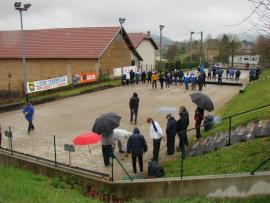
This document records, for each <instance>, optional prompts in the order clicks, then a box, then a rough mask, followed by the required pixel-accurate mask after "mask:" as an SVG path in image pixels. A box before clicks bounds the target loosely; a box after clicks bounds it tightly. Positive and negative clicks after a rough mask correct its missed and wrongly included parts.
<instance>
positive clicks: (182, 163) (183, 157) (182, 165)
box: [180, 145, 185, 179]
mask: <svg viewBox="0 0 270 203" xmlns="http://www.w3.org/2000/svg"><path fill="white" fill-rule="evenodd" d="M181 149H182V150H181V151H182V153H181V173H180V176H181V179H182V178H183V172H184V159H185V145H183V146H181Z"/></svg>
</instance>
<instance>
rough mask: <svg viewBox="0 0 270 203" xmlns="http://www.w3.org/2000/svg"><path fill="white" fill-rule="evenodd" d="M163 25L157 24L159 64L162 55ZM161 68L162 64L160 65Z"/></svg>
mask: <svg viewBox="0 0 270 203" xmlns="http://www.w3.org/2000/svg"><path fill="white" fill-rule="evenodd" d="M164 27H165V25H159V30H160V39H159V40H160V41H159V46H160V47H159V49H160V50H159V51H160V53H159V65H160V66H161V57H162V30H163V29H164ZM161 68H162V69H163V66H162V67H161Z"/></svg>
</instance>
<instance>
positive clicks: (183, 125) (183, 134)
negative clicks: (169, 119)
mask: <svg viewBox="0 0 270 203" xmlns="http://www.w3.org/2000/svg"><path fill="white" fill-rule="evenodd" d="M179 116H180V118H179V120H178V121H177V122H176V131H177V134H178V137H179V146H178V149H179V150H180V149H183V147H184V145H188V139H187V131H186V130H187V128H188V126H189V115H188V111H187V110H186V107H184V106H181V107H180V111H179Z"/></svg>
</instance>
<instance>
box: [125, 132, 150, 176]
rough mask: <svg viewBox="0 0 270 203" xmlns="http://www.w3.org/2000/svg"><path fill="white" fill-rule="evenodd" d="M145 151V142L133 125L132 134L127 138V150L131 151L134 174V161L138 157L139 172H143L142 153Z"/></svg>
mask: <svg viewBox="0 0 270 203" xmlns="http://www.w3.org/2000/svg"><path fill="white" fill-rule="evenodd" d="M146 151H147V144H146V141H145V139H144V136H143V135H141V134H140V130H139V129H138V128H137V127H135V128H134V130H133V134H132V135H131V136H130V137H129V138H128V142H127V152H128V153H131V157H132V166H133V172H134V175H136V174H137V167H136V162H137V159H138V162H139V166H140V172H141V174H142V173H143V154H144V153H145V152H146Z"/></svg>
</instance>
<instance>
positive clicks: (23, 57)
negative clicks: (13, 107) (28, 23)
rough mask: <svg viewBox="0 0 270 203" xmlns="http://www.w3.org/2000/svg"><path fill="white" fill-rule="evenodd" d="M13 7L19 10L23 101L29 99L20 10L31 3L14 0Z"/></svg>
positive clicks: (23, 9)
mask: <svg viewBox="0 0 270 203" xmlns="http://www.w3.org/2000/svg"><path fill="white" fill-rule="evenodd" d="M14 7H15V9H16V10H18V11H19V12H20V21H21V52H22V61H23V79H24V94H25V101H26V102H28V101H29V95H28V91H27V67H26V63H25V45H24V34H23V20H22V11H27V10H28V9H29V8H30V7H31V4H23V5H22V2H15V3H14Z"/></svg>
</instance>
